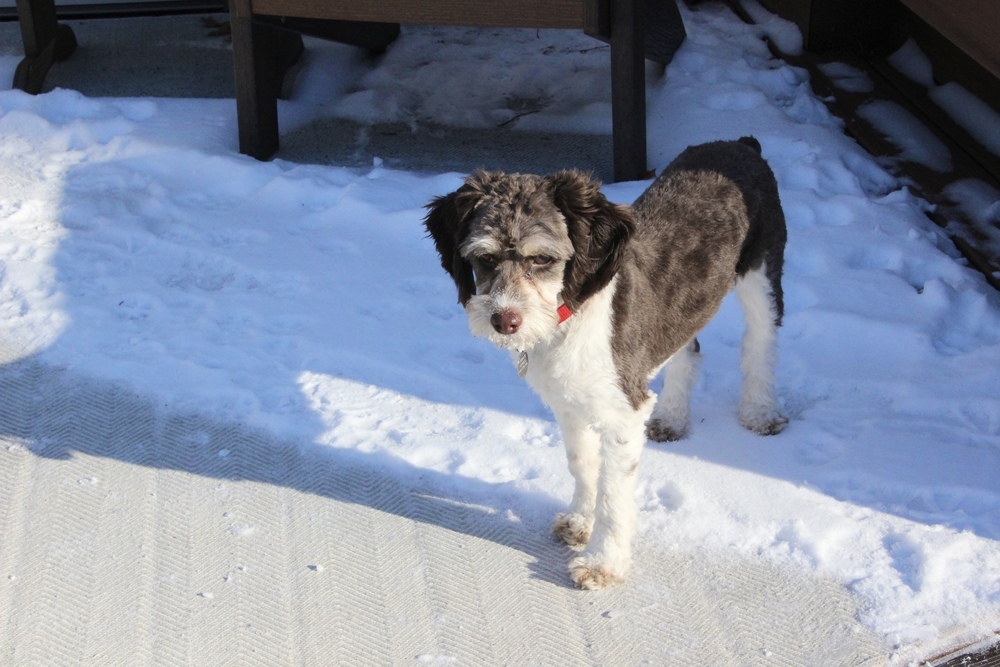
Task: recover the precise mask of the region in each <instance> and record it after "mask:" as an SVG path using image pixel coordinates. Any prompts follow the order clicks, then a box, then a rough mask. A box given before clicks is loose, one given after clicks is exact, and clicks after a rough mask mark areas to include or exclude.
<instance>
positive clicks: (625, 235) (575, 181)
mask: <svg viewBox="0 0 1000 667" xmlns="http://www.w3.org/2000/svg"><path fill="white" fill-rule="evenodd" d="M544 183H545V187H546V188H548V190H549V192H550V194H551V197H552V201H553V202H554V203H555V205H556V207H557V208H558V209H559V211H560V212H561V213H562V214H563V217H564V218H566V225H567V227H568V231H569V238H570V241H571V242H572V243H573V257H572V258H571V259H570V261H569V262H568V263H567V265H566V272H565V275H564V276H563V292H562V297H563V301H565V302H566V305H567V306H569V307H570V309H571V310H576V309H577V308H578V307H579V306H580V304H582V303H583V302H584V301H586V300H587V299H589V298H590V297H592V296H593V295H594V294H596V293H597V292H599V291H600V290H601V289H603V288H604V287H605V286H606V285H607V284H608V283H609V282H611V279H612V278H613V277H614V275H615V273H617V272H618V269H619V268H620V267H621V264H622V261H623V260H624V257H625V247H626V246H627V245H628V241H629V239H630V238H631V237H632V234H633V232H634V231H635V222H634V221H633V220H632V209H631V208H630V207H628V206H620V205H618V204H612V203H611V202H609V201H608V200H607V199H606V198H605V197H604V195H602V194H601V190H600V188H601V184H600V183H599V182H597V181H595V180H594V179H592V178H591V177H590V176H589V175H588V174H584V173H583V172H580V171H577V170H575V169H567V170H563V171H560V172H557V173H555V174H552V175H551V176H547V177H546V178H545V180H544Z"/></svg>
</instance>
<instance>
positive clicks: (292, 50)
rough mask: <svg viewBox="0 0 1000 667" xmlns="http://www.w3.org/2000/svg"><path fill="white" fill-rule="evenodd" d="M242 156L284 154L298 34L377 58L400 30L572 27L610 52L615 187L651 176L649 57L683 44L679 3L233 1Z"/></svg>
mask: <svg viewBox="0 0 1000 667" xmlns="http://www.w3.org/2000/svg"><path fill="white" fill-rule="evenodd" d="M230 20H231V24H232V35H233V58H234V66H235V73H236V106H237V114H238V117H239V141H240V152H242V153H246V154H247V155H252V156H253V157H256V158H258V159H268V158H270V157H271V156H273V155H274V153H275V152H276V151H277V150H278V143H279V137H278V111H277V99H278V95H279V91H280V87H281V79H282V76H283V69H284V68H285V67H287V65H288V64H289V63H290V62H291V61H292V60H293V59H294V58H295V57H297V55H298V53H299V52H300V50H301V48H302V46H301V38H300V37H299V34H303V33H304V34H313V35H317V36H320V37H326V38H330V39H335V40H338V41H344V42H347V43H350V44H354V45H357V46H363V47H366V48H369V49H372V50H375V51H378V50H382V49H385V48H387V47H388V45H389V44H390V43H391V42H392V40H393V39H395V37H396V36H397V35H398V32H399V25H400V24H436V25H467V26H483V27H514V28H516V27H521V28H567V29H578V30H583V31H584V32H585V33H586V34H588V35H591V36H593V37H595V38H598V39H601V40H604V41H607V42H609V43H610V44H611V89H612V91H611V97H612V99H611V105H612V124H613V139H614V174H615V179H616V180H619V181H622V180H636V179H641V178H645V177H646V176H647V173H648V171H647V165H646V99H645V66H644V58H645V57H649V58H651V59H654V60H659V61H660V62H664V63H665V62H667V61H669V60H670V58H671V57H672V55H673V52H674V51H675V50H676V49H677V47H678V46H679V45H680V42H681V41H682V40H683V39H684V28H683V24H682V23H681V19H680V14H679V12H678V9H677V6H676V5H675V4H674V0H541V1H539V0H365V1H364V2H353V1H349V0H230Z"/></svg>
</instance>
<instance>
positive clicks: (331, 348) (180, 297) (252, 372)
mask: <svg viewBox="0 0 1000 667" xmlns="http://www.w3.org/2000/svg"><path fill="white" fill-rule="evenodd" d="M747 5H752V3H750V2H748V3H747ZM755 11H756V9H755ZM682 12H683V15H684V19H685V23H686V26H687V29H688V35H689V38H688V40H687V42H686V43H685V44H684V45H683V47H682V48H681V49H680V51H679V52H678V53H677V55H676V57H675V59H674V61H673V62H672V63H671V64H670V66H669V67H668V69H667V72H666V76H665V77H662V78H660V77H657V76H656V72H653V71H652V70H651V71H650V74H649V77H648V88H647V90H648V100H649V104H648V128H649V155H650V161H651V163H652V164H653V166H655V167H656V168H657V169H659V168H662V167H663V166H664V165H666V164H667V163H668V162H669V161H670V160H671V159H672V158H673V157H674V156H675V155H676V154H677V153H679V152H680V151H681V150H682V149H683V148H684V147H685V146H687V145H688V144H691V143H698V142H702V141H708V140H714V139H726V138H736V137H739V136H741V135H746V134H753V135H755V136H757V137H758V139H759V140H760V142H761V144H762V145H763V150H764V156H765V157H766V158H767V159H768V160H769V162H770V164H771V165H772V167H773V169H774V171H775V173H776V175H777V178H778V182H779V187H780V193H781V197H782V201H783V205H784V207H785V211H786V216H787V220H788V226H789V242H788V249H787V260H786V261H787V264H786V275H785V281H784V285H785V290H786V318H785V325H784V327H783V328H782V330H781V333H780V361H779V365H778V387H779V393H780V396H781V400H782V401H783V403H784V405H785V407H786V409H787V411H788V413H789V415H790V417H791V424H790V426H789V427H788V429H787V430H786V431H785V432H784V433H782V434H781V435H779V436H776V437H773V438H760V437H757V436H754V435H752V434H750V433H748V432H746V431H744V430H742V429H741V428H740V427H739V425H738V423H737V420H736V418H735V410H736V404H737V400H738V392H739V384H740V374H739V361H738V360H739V347H740V337H741V335H742V329H743V327H742V316H741V314H740V311H739V308H738V306H737V304H736V303H735V302H734V301H733V300H732V299H731V298H730V299H728V300H727V301H726V302H725V303H724V305H723V307H722V310H721V311H720V313H719V315H718V316H717V317H716V318H715V320H714V321H713V322H712V323H711V324H710V325H709V326H708V328H707V329H706V331H705V332H704V333H703V334H702V335H701V336H700V337H699V338H700V341H701V343H702V350H703V352H704V355H705V357H704V362H703V364H702V371H701V378H700V380H699V382H698V384H697V385H696V390H695V392H694V398H693V416H692V424H693V428H692V433H691V435H690V436H689V438H688V439H687V440H684V441H682V442H680V443H678V444H672V445H653V444H651V445H649V446H648V447H647V449H646V451H645V453H644V457H643V461H642V467H641V469H640V470H641V482H640V489H639V504H640V507H641V525H642V529H641V530H642V535H641V538H640V539H641V540H642V543H643V545H644V547H643V548H651V549H665V550H682V551H691V552H699V551H706V552H714V553H720V552H721V553H725V554H728V555H733V554H735V555H737V556H739V557H741V558H746V559H753V560H758V559H759V560H762V561H766V562H768V563H772V564H777V565H779V566H783V567H788V568H793V569H795V570H798V571H805V572H809V573H815V574H816V575H817V576H822V577H825V578H829V579H832V580H834V581H837V582H839V583H840V584H841V585H842V586H844V587H845V588H846V589H848V590H849V591H851V592H852V594H853V595H854V596H855V599H856V600H857V602H858V609H859V612H858V615H859V618H860V620H861V621H862V622H863V623H864V624H865V625H866V626H867V627H868V628H870V629H871V630H873V631H875V632H877V633H879V634H880V635H881V636H882V637H884V638H885V639H886V642H887V645H889V646H893V647H895V649H894V650H895V653H894V659H895V660H896V661H898V662H900V663H906V662H907V661H911V660H916V659H918V658H920V657H924V656H927V655H929V654H930V652H932V651H933V650H935V649H936V648H940V647H943V646H951V645H953V644H954V643H956V642H958V641H973V640H978V639H982V638H984V637H987V636H988V635H989V634H990V633H992V632H994V631H996V630H998V629H1000V490H998V488H997V484H996V479H997V471H998V470H1000V372H998V369H1000V299H998V295H997V294H996V293H995V292H994V291H992V290H991V289H990V288H989V287H988V286H987V285H986V283H985V281H984V279H983V278H982V276H980V275H978V274H977V273H975V272H974V271H972V270H970V269H968V268H967V267H965V266H964V264H963V262H962V261H961V260H960V259H959V258H958V256H957V253H956V252H955V250H954V249H953V247H952V246H951V244H950V243H949V241H948V240H947V238H946V237H945V235H944V234H943V232H942V231H941V230H940V229H938V228H936V227H935V226H934V225H933V224H932V223H931V222H930V221H929V220H928V219H927V217H926V216H925V214H924V212H925V210H926V209H927V208H928V205H927V204H926V202H924V201H922V200H920V199H918V198H917V197H915V196H914V195H912V194H911V193H910V192H909V191H908V190H907V188H906V187H905V185H903V184H902V183H900V182H899V181H898V180H896V179H895V178H894V177H893V176H891V175H890V174H888V173H887V172H886V171H885V170H884V169H883V168H882V167H881V166H880V165H879V164H878V163H877V162H876V161H875V160H874V159H873V158H871V157H870V156H868V155H867V154H866V153H865V152H864V151H863V150H862V149H860V148H859V147H858V146H857V145H856V144H855V143H854V141H853V140H852V139H850V138H848V137H847V136H845V134H844V133H843V124H842V122H841V121H840V120H838V119H837V118H835V117H833V116H831V115H830V114H829V112H828V111H827V109H826V107H825V106H824V105H823V104H822V102H821V101H820V100H818V99H817V98H816V97H815V96H814V95H813V93H812V92H811V90H810V87H809V82H808V76H807V74H806V73H805V72H804V71H803V70H800V69H797V68H794V67H790V66H788V65H786V64H784V63H782V62H780V61H777V60H775V59H774V58H773V57H772V56H771V54H770V53H769V51H768V49H767V47H766V45H765V43H764V41H763V39H762V38H763V36H764V35H765V33H767V34H772V33H774V32H776V31H778V32H781V33H782V34H784V35H785V36H787V35H788V31H789V27H788V25H785V24H781V23H778V22H772V23H771V24H770V25H769V27H766V28H760V27H757V26H748V25H745V24H743V23H742V22H741V21H739V20H738V19H737V18H735V17H734V16H733V15H732V13H731V12H730V11H729V10H728V9H726V8H724V7H722V6H719V5H715V4H701V5H699V6H698V7H697V8H696V9H694V10H692V9H688V8H686V7H682ZM440 41H444V44H441V43H439V42H440ZM309 58H310V61H309V63H308V67H307V68H306V70H305V71H304V72H303V75H302V80H301V81H300V82H299V84H300V85H299V89H298V91H299V92H298V95H297V96H296V98H295V99H293V100H292V101H289V102H283V103H282V106H281V113H280V115H281V118H282V124H283V130H285V131H287V130H288V129H290V128H292V127H296V126H298V125H302V124H304V123H307V122H309V121H310V120H311V119H314V118H317V117H319V116H322V115H333V116H337V117H340V118H347V119H353V120H359V121H366V122H371V121H380V122H381V121H394V122H404V123H407V124H409V125H410V126H411V127H413V128H414V129H417V130H419V129H421V128H426V127H428V126H433V125H435V124H438V125H455V126H462V127H473V128H476V127H481V128H491V127H494V126H496V125H498V124H501V123H505V122H507V121H509V120H511V119H513V118H514V117H515V116H517V114H521V113H526V112H530V113H527V115H524V116H521V117H519V118H517V119H516V120H514V122H513V123H511V124H510V125H511V126H512V127H514V128H517V129H532V130H544V129H552V128H561V129H563V130H565V128H566V127H571V128H573V129H574V130H576V131H579V132H584V133H595V132H596V133H607V132H608V131H609V128H610V110H609V105H608V104H607V100H608V95H609V88H608V82H607V81H608V78H607V67H608V65H607V50H606V49H602V48H600V44H599V43H596V42H593V41H592V40H589V39H588V38H586V37H584V36H583V35H581V34H578V33H575V32H562V31H534V30H529V31H475V30H469V29H464V28H454V29H445V28H405V29H404V32H403V34H402V36H401V37H400V39H399V41H398V42H397V43H396V44H395V45H394V46H393V47H392V48H391V49H390V51H389V53H388V54H387V56H386V57H385V58H384V59H382V60H381V61H377V62H369V61H366V60H364V59H362V58H361V57H360V56H358V55H357V53H356V52H355V51H354V50H352V49H349V48H347V47H343V46H338V45H332V44H326V43H322V42H314V41H310V42H309ZM522 58H523V60H522ZM15 63H16V58H15V57H13V56H4V57H2V58H0V64H2V66H0V70H2V71H3V72H12V71H13V67H14V64H15ZM543 63H544V65H545V66H544V67H543V66H542V64H543ZM0 73H2V72H0ZM0 78H2V80H3V81H9V80H10V77H9V76H5V77H0ZM480 84H485V85H480ZM887 118H890V119H892V120H893V122H898V121H899V117H898V116H894V115H891V114H890V115H889V116H887ZM0 137H2V139H0V184H2V186H0V221H2V222H0V341H3V342H4V344H5V345H13V346H14V348H15V349H19V350H20V355H21V356H22V357H29V356H35V357H37V358H38V359H39V360H40V361H42V362H44V363H47V364H53V365H58V366H63V367H67V368H69V369H72V370H73V371H74V372H78V373H80V374H84V375H88V376H92V377H95V378H100V379H107V380H111V381H115V382H121V383H125V384H127V385H129V386H130V387H132V388H133V389H134V390H135V391H136V392H140V393H142V394H144V395H148V396H151V397H155V398H156V399H157V400H158V401H159V403H160V404H161V405H163V406H165V408H164V409H167V410H179V411H181V410H197V411H200V412H202V413H204V414H206V415H208V416H211V417H213V418H217V419H219V420H223V421H238V422H242V423H245V424H248V425H252V426H254V427H259V428H265V429H267V430H269V431H270V432H272V433H274V434H275V435H277V436H280V437H281V438H282V439H285V440H287V439H298V440H300V441H302V442H308V443H317V444H320V445H323V446H328V447H331V448H338V449H341V450H351V451H355V452H359V453H378V454H380V455H382V457H383V458H384V459H385V460H388V461H400V462H404V463H405V464H407V465H406V466H400V472H401V474H403V473H405V471H407V470H409V471H411V472H409V473H408V474H415V473H413V472H412V471H413V470H417V471H421V470H425V471H429V472H434V473H442V474H444V475H445V477H442V479H448V480H452V481H451V482H450V483H452V484H454V489H453V491H457V492H458V493H460V492H461V489H462V488H463V480H466V481H475V482H485V483H488V484H489V487H488V488H491V489H494V490H495V497H494V498H492V499H491V500H492V503H491V507H489V508H488V509H489V511H492V512H505V513H508V514H510V515H511V516H513V517H515V518H516V519H517V520H519V521H525V522H526V523H529V524H531V526H532V527H533V529H536V530H545V529H546V524H547V521H548V520H549V518H550V517H546V516H539V514H538V512H537V511H536V510H534V509H533V506H532V499H533V498H537V497H539V496H540V495H543V496H549V497H552V498H555V499H556V500H557V501H559V502H567V501H568V500H569V498H570V497H571V495H572V486H571V481H570V477H569V474H568V473H567V472H566V470H565V461H564V455H563V452H562V448H561V439H560V435H559V432H558V429H557V427H556V425H555V423H554V421H553V419H552V417H551V416H550V415H549V414H548V413H547V412H546V411H545V410H544V408H543V407H542V406H541V404H540V403H539V401H538V400H537V398H536V397H535V396H533V395H532V394H531V392H530V391H529V390H528V389H527V388H526V387H525V386H524V384H523V383H522V382H521V381H520V380H518V378H517V375H516V372H515V370H514V368H513V367H512V366H511V364H510V361H509V359H508V357H507V355H506V353H504V352H501V351H499V350H496V349H494V348H492V347H491V346H490V345H489V344H488V343H485V342H483V341H480V340H476V339H473V338H472V337H471V336H470V335H469V333H468V328H467V325H466V321H465V317H464V314H463V312H462V310H461V308H460V307H459V306H458V305H456V303H455V301H456V298H455V297H456V295H455V292H454V286H453V284H452V283H451V281H450V279H449V278H448V277H447V276H446V275H445V274H444V272H442V271H441V269H440V266H439V263H438V258H437V256H436V255H435V253H434V249H433V246H432V243H431V242H430V240H429V239H427V238H426V237H425V234H424V231H423V229H422V224H421V223H422V219H423V215H424V210H423V208H422V207H423V205H424V204H426V203H427V202H428V201H429V200H430V199H431V198H433V197H435V196H438V195H441V194H445V193H447V192H450V191H452V190H453V189H455V188H456V187H458V186H459V185H460V184H461V182H462V181H461V176H462V175H461V174H458V173H426V172H411V171H407V170H405V169H395V168H394V169H389V168H386V167H385V166H384V163H382V162H380V161H376V164H374V165H373V166H372V167H371V168H370V169H362V170H357V169H348V168H343V167H337V166H322V165H302V164H294V163H291V162H287V161H283V160H276V161H273V162H267V163H264V162H257V161H255V160H252V159H250V158H248V157H246V156H242V155H240V154H238V153H237V151H236V127H235V105H234V103H233V101H232V100H173V99H154V98H146V99H124V98H121V99H119V98H102V99H89V98H86V97H84V96H82V95H80V94H79V93H76V92H73V91H70V90H56V91H53V92H51V93H48V94H45V95H40V96H37V97H31V96H28V95H25V94H23V93H20V92H18V91H12V90H9V89H7V90H3V91H0ZM385 157H387V158H388V157H393V156H385ZM926 159H927V160H928V161H931V162H934V161H936V158H934V157H933V156H931V157H927V158H926ZM647 184H648V182H633V183H618V184H607V185H605V187H604V192H605V193H606V194H607V196H608V197H609V198H611V199H612V200H615V201H618V202H623V203H627V202H631V201H632V200H633V199H634V198H635V197H636V196H637V195H638V194H639V193H640V192H642V190H643V189H644V187H645V186H646V185H647ZM983 197H985V199H987V200H988V199H989V196H986V195H983ZM989 205H990V202H989V201H984V202H983V203H982V206H989ZM219 456H225V454H224V453H223V452H219ZM81 483H82V482H81ZM95 483H96V481H95ZM482 501H483V499H482V498H478V499H477V502H482ZM242 529H243V528H239V529H238V530H242ZM316 569H317V571H319V570H320V566H317V568H316ZM209 595H210V593H205V597H208V596H209ZM420 659H421V661H425V662H432V663H436V662H447V661H448V660H449V659H448V658H443V657H438V656H421V657H420Z"/></svg>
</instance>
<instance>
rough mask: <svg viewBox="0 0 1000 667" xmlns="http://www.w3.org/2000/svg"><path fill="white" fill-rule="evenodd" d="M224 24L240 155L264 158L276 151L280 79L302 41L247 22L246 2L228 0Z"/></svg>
mask: <svg viewBox="0 0 1000 667" xmlns="http://www.w3.org/2000/svg"><path fill="white" fill-rule="evenodd" d="M229 21H230V28H231V30H232V38H233V73H234V75H235V83H236V119H237V125H238V126H239V138H240V152H241V153H244V154H246V155H250V156H252V157H255V158H257V159H258V160H267V159H269V158H271V157H272V156H273V155H274V154H275V153H276V152H277V151H278V95H279V94H280V91H281V79H282V77H283V76H284V74H285V70H286V69H287V68H288V66H289V65H291V64H292V63H293V62H294V61H295V59H296V58H297V57H298V56H299V55H300V54H301V52H302V38H301V36H299V35H298V34H295V33H291V32H288V31H287V30H282V29H280V28H276V27H274V26H273V25H269V24H267V23H265V22H257V21H254V20H252V17H251V15H250V7H249V2H248V0H231V2H230V10H229Z"/></svg>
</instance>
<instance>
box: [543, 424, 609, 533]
mask: <svg viewBox="0 0 1000 667" xmlns="http://www.w3.org/2000/svg"><path fill="white" fill-rule="evenodd" d="M556 419H557V420H558V421H559V430H560V431H561V432H562V436H563V443H564V444H565V445H566V460H567V462H568V463H569V471H570V473H572V475H573V479H574V480H575V482H576V487H575V489H574V490H573V501H572V502H571V503H570V504H569V511H568V512H564V513H562V514H559V515H558V516H556V520H555V522H554V523H553V524H552V533H553V534H554V535H555V536H556V538H557V539H558V540H560V541H561V542H564V543H565V544H566V545H568V546H569V547H570V548H572V549H577V550H579V549H582V548H583V547H585V546H586V545H587V542H589V541H590V533H591V531H592V530H593V528H594V504H595V503H596V502H597V476H598V473H599V472H600V469H601V453H600V452H601V440H600V436H598V435H597V433H596V432H595V431H594V429H592V428H590V426H588V425H587V423H586V422H585V421H583V420H582V419H580V418H579V417H577V416H576V415H574V414H573V413H571V412H565V413H562V414H558V413H557V414H556Z"/></svg>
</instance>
